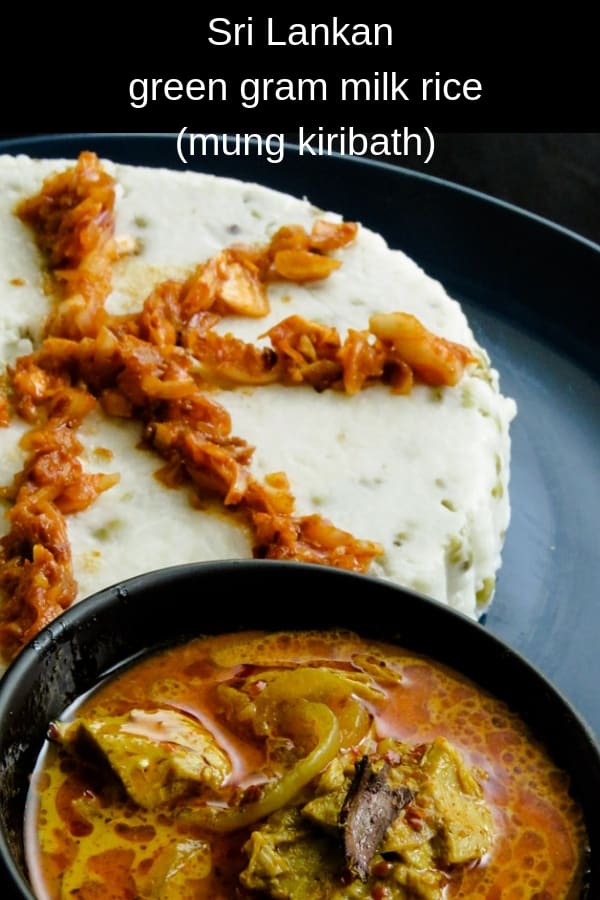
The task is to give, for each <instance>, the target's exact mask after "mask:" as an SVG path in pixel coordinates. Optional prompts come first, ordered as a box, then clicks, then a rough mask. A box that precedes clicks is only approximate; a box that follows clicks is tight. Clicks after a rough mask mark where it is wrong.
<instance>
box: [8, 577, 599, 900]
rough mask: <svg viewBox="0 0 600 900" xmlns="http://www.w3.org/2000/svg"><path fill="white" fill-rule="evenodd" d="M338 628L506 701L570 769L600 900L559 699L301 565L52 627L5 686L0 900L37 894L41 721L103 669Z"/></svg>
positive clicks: (445, 614) (512, 658)
mask: <svg viewBox="0 0 600 900" xmlns="http://www.w3.org/2000/svg"><path fill="white" fill-rule="evenodd" d="M329 627H337V628H340V627H342V628H345V629H351V630H353V631H356V632H358V633H360V634H362V635H365V636H368V637H372V638H378V639H383V640H386V641H393V642H396V643H398V644H400V645H402V646H405V647H408V648H410V649H412V650H415V651H417V652H420V653H425V654H427V655H428V656H430V657H433V658H434V659H437V660H439V661H441V662H444V663H446V664H447V665H450V666H452V667H453V668H454V669H456V670H458V671H459V672H462V673H463V674H465V675H467V676H468V677H470V678H471V679H473V680H474V681H476V682H477V683H478V684H479V685H480V686H482V687H484V688H486V689H487V690H489V691H491V692H492V693H493V694H495V695H496V696H497V697H499V698H501V699H503V700H505V701H506V702H507V703H508V704H509V705H510V706H511V707H512V708H513V709H514V710H515V711H516V712H518V713H520V715H521V716H522V717H523V718H524V719H525V721H526V722H527V723H529V725H530V726H531V728H532V729H533V731H534V733H535V734H536V735H537V736H538V737H539V738H540V739H541V740H542V741H543V742H544V743H545V744H546V746H547V748H548V750H549V751H550V753H551V754H552V756H553V757H554V760H555V762H556V763H557V765H559V766H560V767H561V768H563V769H565V770H566V771H567V772H569V773H570V776H571V780H572V788H573V793H574V796H575V797H576V798H577V799H578V800H579V802H580V803H581V804H582V806H583V810H584V814H585V818H586V822H587V828H588V833H589V837H590V846H591V855H590V873H589V879H588V880H589V887H588V893H587V895H586V896H588V897H589V898H590V900H591V898H593V897H600V862H599V860H600V805H599V804H598V798H599V797H600V752H599V750H598V747H597V746H596V745H595V743H594V740H593V738H592V736H591V733H590V732H589V731H588V729H587V727H586V726H585V724H584V723H583V722H582V721H581V719H580V718H579V717H578V715H577V714H576V713H575V712H574V711H573V710H572V709H571V707H570V706H569V705H568V703H567V702H566V700H565V699H564V698H563V697H562V696H561V695H560V694H559V693H558V692H557V691H556V690H555V689H554V688H553V687H552V685H551V684H549V682H548V681H547V680H546V679H545V678H544V677H543V675H541V674H540V673H539V672H538V671H536V670H535V669H534V668H533V667H532V666H531V665H530V664H529V663H528V662H526V661H525V660H524V659H523V658H522V657H521V656H519V655H518V654H517V653H515V652H514V651H513V650H511V649H510V648H509V647H508V646H506V645H505V644H503V643H502V642H501V641H499V640H498V639H497V638H495V637H494V636H493V635H492V634H490V633H489V632H488V631H486V630H485V628H484V627H482V626H481V625H478V624H476V623H475V622H472V621H471V620H469V619H467V618H466V617H464V616H462V615H460V614H459V613H456V612H454V611H452V610H450V609H448V608H447V607H444V606H442V605H440V604H438V603H436V602H435V601H433V600H428V599H426V598H424V597H422V596H420V595H418V594H415V593H413V592H410V591H407V590H403V589H401V588H398V587H396V586H394V585H391V584H389V583H387V582H384V581H382V580H379V579H375V578H371V577H369V576H362V575H354V574H350V573H347V572H342V571H340V570H336V569H331V568H326V567H321V566H311V565H306V564H299V563H279V562H267V561H229V562H219V563H205V564H193V565H186V566H176V567H173V568H170V569H163V570H161V571H159V572H152V573H149V574H145V575H141V576H138V577H136V578H132V579H129V580H128V581H126V582H124V583H122V584H120V585H115V586H113V587H110V588H107V589H106V590H103V591H100V592H99V593H98V594H95V595H94V596H93V597H90V598H88V599H87V600H84V601H82V602H81V603H79V604H77V605H76V606H74V607H72V608H71V609H70V610H68V611H67V612H66V613H64V614H63V615H61V616H60V617H59V618H58V619H56V620H55V621H54V622H53V623H51V625H49V626H48V627H47V628H46V629H45V630H44V631H43V632H41V633H40V635H39V636H38V637H37V638H36V639H35V640H34V641H32V642H31V643H30V644H29V645H28V646H27V647H25V649H24V650H23V651H22V652H21V653H20V655H19V657H18V658H17V659H16V661H15V662H14V663H13V664H12V666H11V667H10V669H9V670H8V672H7V673H6V674H5V676H4V677H3V678H2V680H1V681H0V886H1V889H0V896H1V897H2V900H23V898H28V900H34V895H33V894H32V892H31V890H30V888H29V886H28V882H27V876H26V869H25V863H24V848H23V818H24V807H25V800H26V796H27V789H28V781H29V775H30V773H31V771H32V769H33V767H34V764H35V761H36V758H37V756H38V754H39V752H40V750H41V748H42V745H43V742H44V738H45V734H46V729H47V725H48V722H49V721H50V720H51V719H53V718H55V717H56V716H58V715H59V714H60V713H61V712H62V711H63V710H64V709H65V707H66V706H67V705H68V704H69V703H70V702H71V701H72V700H74V699H75V698H76V697H78V696H79V695H81V694H82V693H84V692H85V691H87V690H88V689H89V688H90V687H92V686H93V685H94V684H96V683H97V682H98V681H99V680H100V679H101V678H102V676H103V675H105V674H106V673H107V671H109V670H110V669H112V668H114V667H115V666H118V665H119V664H120V663H122V662H123V661H125V660H127V659H129V658H131V657H133V656H135V655H136V654H140V653H143V652H145V651H147V650H149V649H152V648H158V647H161V646H165V645H167V644H171V643H175V642H178V641H180V640H185V639H187V638H190V637H194V636H197V635H200V634H218V633H220V632H227V631H234V630H245V629H268V630H280V629H291V630H293V629H315V628H318V629H324V628H329Z"/></svg>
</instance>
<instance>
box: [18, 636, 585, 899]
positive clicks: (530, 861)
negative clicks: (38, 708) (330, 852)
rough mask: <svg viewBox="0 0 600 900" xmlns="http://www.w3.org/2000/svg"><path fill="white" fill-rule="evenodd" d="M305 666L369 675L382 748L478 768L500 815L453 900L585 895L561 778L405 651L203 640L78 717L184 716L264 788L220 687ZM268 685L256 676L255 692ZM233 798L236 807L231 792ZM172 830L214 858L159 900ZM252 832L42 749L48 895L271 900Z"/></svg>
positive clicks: (437, 668)
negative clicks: (441, 742) (217, 824)
mask: <svg viewBox="0 0 600 900" xmlns="http://www.w3.org/2000/svg"><path fill="white" fill-rule="evenodd" d="M299 666H305V667H306V666H327V667H334V668H339V669H341V670H356V671H360V672H364V671H368V672H369V673H370V674H371V675H372V677H373V679H374V681H376V682H377V685H378V688H379V689H380V690H381V691H382V692H383V694H384V697H385V700H384V702H383V703H378V704H375V705H373V704H369V703H367V704H366V705H367V706H368V708H369V713H370V716H371V717H372V718H373V720H374V728H375V730H376V732H377V737H378V738H379V739H384V738H386V737H388V736H392V737H394V738H397V739H399V740H401V741H405V742H407V743H408V744H410V745H415V746H417V747H418V746H420V745H423V744H426V743H427V742H431V741H432V740H433V739H434V738H436V736H440V735H443V736H444V737H445V738H447V739H448V741H450V742H451V743H452V744H453V745H454V746H455V747H456V748H457V749H458V750H459V751H460V753H461V754H462V756H463V758H464V760H465V761H466V763H467V764H468V765H469V766H471V767H473V770H474V771H475V772H476V773H477V775H478V779H479V781H480V784H481V787H482V790H483V797H484V800H485V802H486V804H487V805H488V806H489V808H490V810H491V813H492V819H493V842H492V844H491V848H490V849H489V851H488V852H487V853H486V854H485V856H484V857H483V858H482V859H481V860H479V861H478V862H477V863H474V864H471V865H468V866H463V867H457V868H456V871H452V870H450V871H448V872H447V873H446V877H447V881H446V882H445V886H444V889H443V896H444V898H462V897H472V898H482V900H553V898H571V897H577V896H579V891H580V879H581V874H582V872H581V870H582V866H583V862H582V860H583V857H584V853H585V846H586V834H585V828H584V824H583V820H582V814H581V811H580V809H579V807H578V806H577V804H576V803H575V802H574V800H573V799H572V797H571V796H570V793H569V783H568V778H567V776H566V775H565V773H564V772H562V771H560V770H559V769H558V768H557V767H556V765H555V764H554V763H553V762H552V760H551V759H550V758H549V756H548V755H547V753H546V751H545V750H544V748H543V747H542V746H541V745H540V744H539V743H538V742H537V741H536V740H534V739H533V738H532V736H531V734H530V733H529V732H528V729H527V727H526V726H525V725H524V724H523V722H522V721H521V720H520V718H519V717H518V716H517V715H515V714H514V713H513V712H511V710H510V709H508V708H507V706H506V705H505V704H504V703H503V702H500V701H498V700H497V699H494V698H493V697H491V696H490V695H489V694H487V693H484V692H483V691H482V690H480V689H479V688H478V687H477V686H476V685H474V684H473V683H472V682H470V681H468V680H466V679H465V678H464V677H462V676H460V675H458V674H457V673H455V672H453V671H451V670H450V669H448V668H445V667H443V666H441V665H439V664H437V663H434V662H432V661H430V660H428V659H426V658H423V657H421V656H417V655H415V654H412V653H410V652H407V651H405V650H403V649H401V648H398V647H395V646H392V645H386V644H383V643H375V642H370V641H369V642H366V641H365V640H363V639H359V638H358V637H356V636H354V635H352V634H348V633H331V634H320V633H301V634H294V635H292V634H284V633H282V634H274V635H266V634H259V633H255V632H253V633H246V634H242V635H240V634H236V635H226V636H219V637H210V638H199V639H197V640H195V641H192V642H191V643H189V644H187V645H184V646H179V647H175V648H172V649H169V650H167V651H165V652H161V653H157V654H155V655H153V656H150V657H148V658H146V659H144V660H143V661H141V662H137V663H136V664H134V665H132V666H131V667H129V668H127V669H125V670H124V671H122V673H121V674H120V675H118V676H117V677H114V678H112V679H110V680H109V681H107V682H105V683H104V684H103V685H101V686H100V687H99V688H98V689H97V690H96V691H95V692H94V693H93V694H91V695H90V696H88V697H87V698H86V699H85V700H84V701H83V702H82V704H81V705H79V706H78V707H77V710H76V715H77V716H107V715H108V716H120V715H123V714H124V713H126V712H127V711H128V710H131V709H138V710H139V709H142V710H156V709H157V708H158V709H164V708H167V709H175V710H177V711H179V712H183V713H184V714H185V715H187V716H190V717H193V718H194V719H196V720H199V721H200V722H201V723H202V724H203V725H204V726H205V727H206V728H207V729H208V731H210V732H211V733H212V735H213V736H214V738H215V739H216V743H217V744H218V746H219V747H220V748H221V749H222V750H224V751H225V752H226V754H227V755H228V756H229V758H230V761H231V775H230V776H229V784H230V785H237V786H240V785H242V786H244V787H247V786H248V785H252V784H253V783H260V782H261V781H262V782H264V781H265V777H264V775H263V776H262V778H261V776H257V774H256V773H257V772H260V770H261V767H262V766H263V765H264V763H265V758H264V751H263V747H262V745H261V743H260V741H258V740H257V739H256V738H254V737H252V736H251V735H250V734H249V733H247V734H246V735H243V734H242V733H241V732H240V731H239V730H238V731H237V733H236V732H234V730H233V729H232V728H230V727H228V725H227V724H226V723H225V722H224V721H223V717H222V715H220V713H219V711H218V710H217V709H216V708H215V693H216V690H215V689H216V686H217V685H218V684H222V683H226V682H232V683H235V682H236V680H239V679H240V678H242V677H243V676H244V675H246V674H247V673H248V672H254V673H256V672H260V669H261V668H264V669H272V668H274V667H277V668H287V669H292V668H294V667H299ZM386 671H387V673H388V675H389V676H390V677H388V676H386ZM378 673H379V675H378ZM261 683H262V682H261V681H260V679H258V680H257V681H256V684H257V685H258V688H257V690H259V689H260V685H261ZM253 790H254V791H255V793H256V792H259V789H258V788H251V789H250V794H252V791H253ZM229 791H230V793H229V795H228V802H230V801H231V797H232V796H233V794H232V791H235V788H231V787H230V788H229ZM94 804H95V805H94ZM94 809H95V812H94V813H93V814H91V813H90V812H89V810H94ZM98 810H100V812H98ZM97 829H105V830H108V831H109V832H110V835H109V837H108V838H107V839H105V840H103V841H101V842H100V843H99V844H90V845H89V846H90V847H91V848H92V849H91V850H86V849H85V848H86V846H87V844H86V842H89V841H90V840H91V839H92V838H93V836H94V832H95V831H96V830H97ZM173 834H176V835H177V839H178V840H182V841H185V840H190V841H193V840H199V841H200V842H201V841H207V840H208V841H209V843H210V856H209V861H208V862H206V861H204V862H202V860H201V861H200V862H199V863H198V864H197V866H196V869H195V870H194V871H193V872H192V875H191V877H190V879H189V881H188V882H186V884H185V886H184V887H182V886H181V884H180V885H179V886H178V887H177V888H176V889H174V892H173V893H170V892H169V888H168V885H167V886H164V885H163V887H162V888H160V887H159V888H156V889H155V890H156V893H152V891H153V887H152V879H151V878H150V875H151V874H152V873H153V872H154V871H155V869H156V865H157V863H156V860H157V858H158V856H159V855H160V852H161V846H162V847H164V844H165V841H168V840H173ZM248 836H249V829H248V828H242V829H240V830H237V831H233V832H230V833H228V834H221V835H219V834H217V835H214V834H213V835H207V834H206V832H202V829H200V830H199V829H198V826H197V825H195V824H193V823H189V822H187V821H185V820H181V819H179V818H178V817H177V816H176V815H174V814H173V809H172V807H171V806H169V805H168V804H167V805H166V806H163V807H158V808H156V809H142V808H140V807H139V806H137V805H136V804H135V803H133V802H132V801H131V800H130V799H127V797H125V796H124V795H123V792H122V791H121V792H119V791H117V792H115V790H114V786H110V785H108V786H107V784H106V783H105V781H104V776H103V774H102V773H101V771H100V769H99V768H98V767H96V766H94V765H89V764H87V763H86V764H82V763H80V762H79V761H78V760H77V758H76V757H75V756H73V755H71V754H69V753H66V752H65V751H64V749H63V748H62V747H58V746H56V745H50V747H49V749H48V750H47V751H45V752H44V754H43V755H42V758H41V759H40V762H39V764H38V767H37V769H36V773H35V775H34V778H33V781H32V789H31V793H30V801H29V804H28V816H27V823H26V846H27V856H28V865H29V870H30V877H31V880H32V884H33V885H34V889H35V891H36V893H37V895H38V896H39V897H40V898H44V900H50V898H51V900H61V898H64V897H73V898H75V897H76V898H77V900H96V898H97V900H100V898H102V900H106V898H114V900H117V898H118V900H134V898H137V897H153V896H156V897H158V898H159V900H163V898H166V900H170V898H171V897H173V898H175V897H177V900H186V898H188V897H189V898H211V900H219V898H243V897H247V898H251V897H254V898H256V897H261V896H269V895H268V894H263V893H261V892H260V891H259V892H255V891H250V890H248V889H247V888H245V887H242V886H240V883H239V881H238V878H239V873H240V872H241V870H242V869H243V868H244V866H245V865H246V863H247V856H245V855H244V852H243V849H242V848H243V847H244V845H245V843H246V841H247V840H248ZM99 848H100V849H99ZM82 852H83V854H84V855H85V854H86V853H89V858H87V859H86V860H85V861H84V863H83V865H84V867H87V869H86V871H87V872H88V873H89V878H88V879H87V880H85V879H84V883H83V884H82V885H81V884H80V885H79V887H77V888H76V889H73V890H72V891H71V890H70V888H69V885H70V884H72V883H75V882H72V881H69V876H68V875H65V874H64V873H65V872H67V873H68V871H69V868H70V867H72V866H73V865H75V866H77V865H79V866H81V865H82V864H81V861H79V862H77V860H80V858H81V856H82ZM337 896H345V895H344V894H336V897H337ZM348 896H350V894H349V895H348ZM351 896H358V894H356V895H355V894H352V895H351ZM361 896H372V897H373V898H374V900H385V898H386V897H388V896H394V897H395V896H399V895H398V894H390V893H387V888H385V887H379V888H377V890H374V891H373V893H371V894H362V895H361ZM406 896H407V897H412V896H415V897H419V896H421V895H420V894H414V895H413V894H411V893H408V894H407V895H406Z"/></svg>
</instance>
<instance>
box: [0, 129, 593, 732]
mask: <svg viewBox="0 0 600 900" xmlns="http://www.w3.org/2000/svg"><path fill="white" fill-rule="evenodd" d="M82 149H90V150H95V151H97V152H98V153H99V154H101V155H104V156H107V157H110V158H112V159H115V160H117V161H120V162H126V163H136V164H144V165H152V166H156V165H161V166H166V167H169V168H184V167H183V166H182V164H181V163H180V162H179V160H178V157H177V153H176V144H175V138H174V136H172V135H131V134H117V135H89V134H86V135H69V136H57V137H49V138H37V139H23V140H17V141H8V142H4V144H1V143H0V151H2V150H4V151H5V152H10V153H17V152H24V153H29V154H31V155H35V156H66V157H74V156H76V155H77V153H78V152H79V151H80V150H82ZM193 167H194V168H197V169H202V170H205V171H210V172H214V173H216V174H219V175H229V176H234V177H238V178H242V179H250V180H255V181H258V182H261V183H264V184H267V185H270V186H271V187H274V188H278V189H280V190H285V191H288V192H290V193H293V194H296V195H306V196H307V197H308V198H309V199H310V200H311V201H312V202H313V203H315V204H316V205H318V206H321V207H325V208H329V209H334V210H336V211H338V212H340V213H342V214H343V215H344V216H345V217H346V218H349V219H359V220H360V221H361V222H363V223H364V224H365V225H368V226H369V227H371V228H373V229H375V230H377V231H380V232H381V233H382V234H383V235H384V236H385V237H386V238H387V240H388V242H389V243H390V244H391V245H392V246H393V247H398V248H401V249H403V250H405V251H406V252H407V253H408V254H410V255H411V256H413V257H414V258H415V259H416V260H418V261H419V262H420V263H421V265H422V266H423V267H424V268H425V269H426V270H427V271H428V272H429V273H430V274H431V275H433V276H435V277H437V278H439V279H440V280H441V281H442V282H443V283H444V285H445V286H446V288H447V289H448V291H449V292H450V293H451V294H452V295H453V296H455V297H456V298H457V299H458V300H460V301H461V302H462V303H463V304H464V306H465V309H466V311H467V313H468V315H469V317H470V320H471V323H472V326H473V328H474V331H475V333H476V335H477V338H478V339H479V340H480V341H481V343H482V344H483V345H484V346H485V347H486V348H487V349H488V351H489V352H490V355H491V358H492V361H493V363H494V365H495V367H496V368H497V369H498V370H499V372H500V375H501V384H502V389H503V391H504V392H505V393H507V394H510V395H512V396H513V397H515V399H516V400H517V403H518V406H519V413H518V416H517V418H516V420H515V422H514V425H513V429H512V435H513V463H512V483H511V497H512V508H513V518H512V523H511V525H510V528H509V530H508V535H507V540H506V546H505V550H504V556H503V559H504V562H503V567H502V570H501V573H500V577H499V580H498V588H497V593H496V598H495V600H494V603H493V605H492V607H491V610H490V613H489V615H488V617H487V622H486V625H487V627H488V628H489V630H490V631H491V632H493V633H495V634H496V635H498V636H500V637H501V638H502V639H504V640H505V641H507V642H508V643H509V644H510V645H511V646H512V647H514V648H516V649H517V650H518V651H520V652H521V653H523V654H524V655H525V656H526V657H527V658H529V659H530V660H531V661H532V662H533V663H534V664H536V665H537V666H538V667H539V668H540V669H541V670H542V671H543V672H545V674H546V675H547V676H548V677H550V678H551V680H552V681H553V682H554V684H556V685H557V686H558V688H559V689H560V690H561V691H562V692H563V693H564V694H565V695H566V696H567V697H568V698H569V700H570V701H572V703H573V704H574V705H575V707H576V708H577V709H578V710H579V712H580V713H581V714H582V715H583V716H584V718H585V719H586V720H587V722H588V723H589V724H590V725H591V727H592V728H593V729H594V730H595V731H596V733H597V734H600V691H599V690H598V685H600V653H599V652H598V639H599V637H600V604H599V603H598V585H600V549H599V541H598V535H599V534H600V454H599V451H598V448H599V447H600V388H599V378H600V353H599V352H598V343H597V335H598V330H597V320H598V311H597V308H596V300H597V297H598V285H599V284H600V248H599V247H597V246H596V245H594V244H592V243H590V242H589V241H586V240H585V239H583V238H580V237H578V236H577V235H574V234H572V233H570V232H568V231H566V230H565V229H563V228H560V227H559V226H556V225H553V224H552V223H550V222H547V221H545V220H543V219H540V218H538V217H536V216H533V215H529V214H527V213H524V212H523V211H522V210H519V209H516V208H514V207H511V206H509V205H507V204H505V203H502V202H500V201H496V200H494V199H492V198H490V197H487V196H484V195H481V194H478V193H476V192H474V191H470V190H467V189H463V188H460V187H457V186H456V185H452V184H449V183H446V182H443V181H440V180H438V179H434V178H429V177H427V176H423V175H419V174H415V173H412V172H409V171H406V170H403V169H398V168H395V167H392V166H389V165H385V164H380V163H374V162H369V161H359V160H356V159H350V158H342V157H320V158H311V157H299V156H298V155H297V154H296V153H295V152H294V151H293V149H291V148H288V151H287V153H286V157H285V159H284V161H283V162H282V163H281V164H272V163H269V162H268V161H266V160H265V159H264V158H260V157H257V156H254V157H249V158H243V157H242V158H236V157H223V156H220V157H218V158H207V159H197V160H195V161H194V164H193Z"/></svg>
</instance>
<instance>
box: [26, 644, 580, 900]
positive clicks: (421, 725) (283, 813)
mask: <svg viewBox="0 0 600 900" xmlns="http://www.w3.org/2000/svg"><path fill="white" fill-rule="evenodd" d="M50 735H51V737H52V738H53V741H52V742H51V743H50V745H49V747H48V749H47V750H45V751H44V753H43V755H42V757H41V760H40V763H39V765H38V767H37V770H36V773H35V776H34V779H33V781H32V789H31V794H30V801H29V804H28V816H27V827H26V833H27V834H26V837H27V840H26V843H27V851H28V863H29V868H30V875H31V879H32V883H33V885H34V888H35V890H36V893H37V895H38V896H39V897H40V898H53V900H54V898H65V897H77V898H79V900H91V898H99V897H102V898H106V897H111V898H123V900H124V898H135V897H144V898H145V897H148V898H150V897H156V898H162V900H168V898H175V897H176V898H178V900H180V898H188V897H189V898H192V897H193V898H212V900H215V898H234V897H235V898H244V897H289V898H297V900H299V898H320V897H323V898H329V897H333V898H346V897H347V898H354V897H357V898H363V897H372V898H376V900H384V898H388V900H393V898H413V897H414V898H429V900H436V898H459V897H480V898H487V900H494V898H499V897H502V898H531V900H533V898H536V900H551V898H568V897H577V896H579V892H580V883H581V875H582V869H583V865H584V862H583V861H584V857H585V847H586V834H585V828H584V824H583V820H582V814H581V811H580V809H579V807H578V806H577V804H576V803H575V802H574V800H573V799H572V797H571V795H570V793H569V782H568V778H567V776H566V774H565V773H564V772H562V771H560V770H559V769H558V768H557V767H556V765H555V764H554V763H553V762H552V761H551V759H550V758H549V756H548V755H547V753H546V751H545V750H544V748H543V747H542V746H541V745H540V744H539V743H537V742H536V740H534V739H533V738H532V736H531V734H530V733H529V732H528V729H527V728H526V726H525V725H524V724H523V722H522V721H521V720H520V718H519V717H518V716H516V715H515V714H514V713H513V712H511V710H510V709H508V708H507V706H506V705H505V704H504V703H502V702H500V701H498V700H496V699H494V698H493V697H491V696H490V695H488V694H486V693H484V692H483V691H481V690H480V689H479V688H478V687H477V686H475V685H474V684H473V683H471V682H469V681H467V680H466V679H465V678H463V677H462V676H460V675H458V674H456V673H455V672H453V671H451V670H449V669H447V668H445V667H443V666H441V665H439V664H437V663H434V662H432V661H430V660H428V659H426V658H423V657H420V656H417V655H415V654H413V653H411V652H408V651H405V650H403V649H401V648H398V647H395V646H391V645H386V644H382V643H373V642H367V641H364V640H361V639H359V638H358V637H356V636H354V635H351V634H348V633H331V634H319V633H309V634H307V633H303V634H297V635H291V634H273V635H265V634H259V633H251V634H249V633H246V634H243V635H228V636H220V637H211V638H202V639H198V640H195V641H192V642H191V643H189V644H187V645H185V646H179V647H175V648H173V649H169V650H167V651H166V652H161V653H157V654H155V655H153V656H151V657H148V658H147V659H145V660H143V661H141V662H138V663H136V664H135V665H133V666H132V667H130V668H128V669H127V670H125V671H123V672H122V674H120V675H118V677H115V678H113V679H111V680H110V681H108V682H106V683H104V684H103V685H102V686H101V687H100V688H99V689H98V690H96V691H95V692H94V693H93V694H92V695H90V696H88V697H87V699H85V700H84V702H82V703H81V704H80V705H78V706H77V708H76V710H75V712H74V713H73V714H72V715H71V716H65V719H64V721H61V722H58V723H53V724H52V726H51V729H50ZM365 823H366V824H365Z"/></svg>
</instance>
